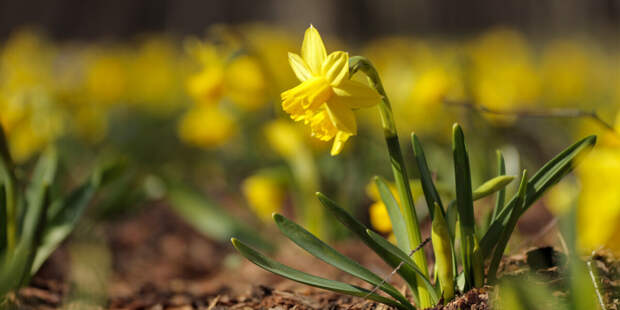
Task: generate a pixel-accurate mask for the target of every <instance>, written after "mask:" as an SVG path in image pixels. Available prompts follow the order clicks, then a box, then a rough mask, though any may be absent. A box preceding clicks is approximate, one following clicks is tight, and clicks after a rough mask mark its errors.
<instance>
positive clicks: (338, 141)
mask: <svg viewBox="0 0 620 310" xmlns="http://www.w3.org/2000/svg"><path fill="white" fill-rule="evenodd" d="M350 136H351V134H350V133H346V132H344V131H339V132H338V133H337V134H336V137H335V138H334V144H332V149H331V151H330V155H331V156H336V155H338V154H340V152H341V151H342V149H343V148H344V143H345V142H347V139H349V137H350Z"/></svg>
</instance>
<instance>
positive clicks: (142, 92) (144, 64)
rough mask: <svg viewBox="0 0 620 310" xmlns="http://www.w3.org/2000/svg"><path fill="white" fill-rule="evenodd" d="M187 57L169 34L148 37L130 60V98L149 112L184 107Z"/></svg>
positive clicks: (167, 110)
mask: <svg viewBox="0 0 620 310" xmlns="http://www.w3.org/2000/svg"><path fill="white" fill-rule="evenodd" d="M186 69H187V65H186V59H185V58H183V57H181V53H180V51H179V50H178V48H177V47H176V46H175V45H174V43H173V42H172V41H171V40H170V39H169V38H167V37H165V36H155V37H150V38H147V39H146V40H144V41H142V42H141V43H140V45H139V46H138V49H137V50H136V52H135V54H134V55H133V57H132V59H131V62H130V63H129V70H128V72H129V77H130V83H131V85H130V88H129V91H130V98H129V99H130V101H131V103H134V104H137V105H140V106H142V107H143V108H145V109H146V110H147V111H149V112H155V113H160V114H161V113H164V114H165V113H170V112H171V111H175V110H176V109H177V108H179V107H181V105H180V103H181V102H182V101H181V100H179V99H180V98H181V94H182V93H183V87H182V81H183V80H184V79H185V76H186Z"/></svg>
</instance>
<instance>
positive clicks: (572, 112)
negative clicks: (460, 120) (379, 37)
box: [444, 101, 620, 137]
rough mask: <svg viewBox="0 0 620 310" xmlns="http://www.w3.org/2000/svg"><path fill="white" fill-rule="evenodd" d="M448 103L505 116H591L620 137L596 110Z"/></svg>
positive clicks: (448, 102)
mask: <svg viewBox="0 0 620 310" xmlns="http://www.w3.org/2000/svg"><path fill="white" fill-rule="evenodd" d="M444 103H445V104H446V105H450V106H461V107H465V108H468V109H472V110H475V111H478V112H481V113H489V114H495V115H505V116H516V117H522V118H590V119H592V120H593V121H595V122H596V123H598V124H599V125H601V126H603V127H604V128H605V129H606V130H609V131H611V132H612V133H613V134H614V135H616V136H618V137H620V134H619V133H618V132H617V131H616V129H615V128H614V126H613V125H611V124H609V123H607V122H606V121H604V120H603V119H602V118H601V117H600V116H598V114H597V113H596V112H594V111H585V110H582V109H574V108H571V109H565V108H554V109H548V110H513V111H502V110H495V109H491V108H488V107H485V106H483V105H479V104H474V103H471V102H467V101H465V102H457V101H444Z"/></svg>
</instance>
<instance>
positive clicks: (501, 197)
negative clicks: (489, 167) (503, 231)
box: [487, 150, 506, 226]
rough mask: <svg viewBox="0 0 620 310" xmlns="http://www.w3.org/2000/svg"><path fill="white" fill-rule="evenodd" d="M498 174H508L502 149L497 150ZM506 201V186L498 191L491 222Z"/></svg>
mask: <svg viewBox="0 0 620 310" xmlns="http://www.w3.org/2000/svg"><path fill="white" fill-rule="evenodd" d="M497 174H498V175H504V174H506V161H505V160H504V155H503V154H502V152H501V151H500V150H497ZM505 203H506V188H502V189H500V190H499V192H497V200H496V201H495V208H493V213H492V214H491V218H490V220H491V222H493V221H495V219H496V218H497V215H498V214H499V213H500V212H501V211H502V209H503V208H504V204H505ZM487 226H488V225H487Z"/></svg>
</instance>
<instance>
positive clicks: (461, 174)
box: [452, 124, 476, 289]
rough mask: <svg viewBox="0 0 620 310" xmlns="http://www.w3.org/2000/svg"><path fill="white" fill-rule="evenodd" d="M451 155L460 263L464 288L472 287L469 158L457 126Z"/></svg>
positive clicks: (471, 201) (471, 197)
mask: <svg viewBox="0 0 620 310" xmlns="http://www.w3.org/2000/svg"><path fill="white" fill-rule="evenodd" d="M452 153H453V156H454V179H455V185H456V207H457V211H458V215H459V221H458V222H459V228H460V232H461V237H462V238H461V261H462V263H463V271H464V273H465V287H466V289H468V288H470V287H471V286H472V285H473V280H474V278H473V276H474V275H473V270H472V260H473V254H474V238H475V227H476V223H475V221H474V201H473V194H472V187H471V172H470V168H469V156H468V155H467V149H466V147H465V137H464V135H463V130H462V129H461V127H460V126H459V125H458V124H454V126H453V128H452Z"/></svg>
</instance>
